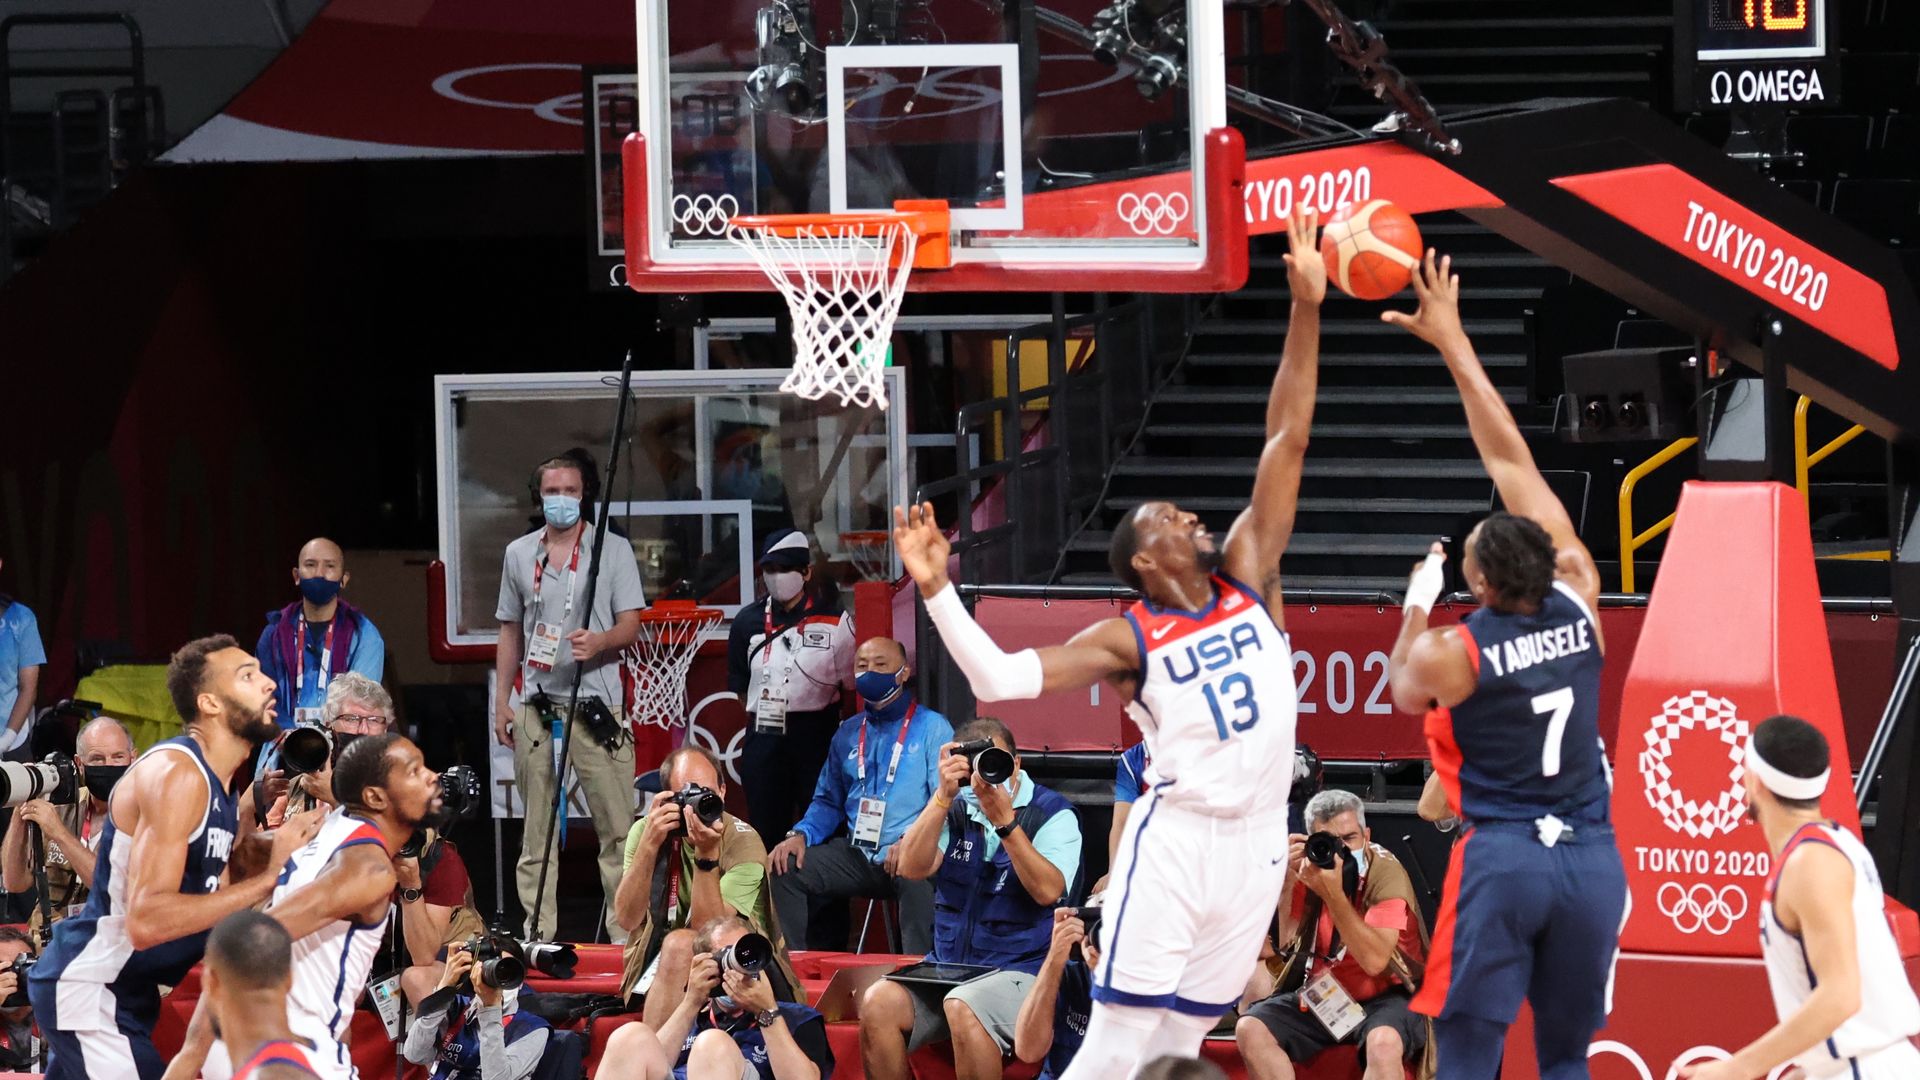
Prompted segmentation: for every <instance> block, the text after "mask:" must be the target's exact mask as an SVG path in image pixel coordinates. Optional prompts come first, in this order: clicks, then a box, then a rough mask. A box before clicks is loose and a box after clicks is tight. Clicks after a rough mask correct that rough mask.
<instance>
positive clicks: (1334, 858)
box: [1307, 832, 1347, 870]
mask: <svg viewBox="0 0 1920 1080" xmlns="http://www.w3.org/2000/svg"><path fill="white" fill-rule="evenodd" d="M1346 850H1347V845H1345V844H1343V843H1341V842H1340V838H1339V837H1337V836H1335V835H1333V834H1332V833H1330V832H1316V833H1313V834H1312V835H1310V836H1308V837H1307V861H1308V862H1310V863H1312V864H1313V865H1315V866H1317V867H1319V868H1320V869H1322V870H1331V869H1333V868H1334V867H1336V866H1338V865H1340V855H1341V853H1342V852H1344V851H1346Z"/></svg>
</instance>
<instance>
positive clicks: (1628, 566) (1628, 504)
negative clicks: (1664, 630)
mask: <svg viewBox="0 0 1920 1080" xmlns="http://www.w3.org/2000/svg"><path fill="white" fill-rule="evenodd" d="M1699 441H1700V440H1699V439H1696V438H1694V437H1693V436H1691V435H1689V436H1687V437H1686V438H1684V439H1675V440H1673V442H1671V443H1669V444H1668V445H1667V448H1666V449H1665V450H1662V451H1660V452H1659V453H1657V454H1655V455H1653V456H1652V457H1650V458H1648V459H1647V460H1645V461H1643V462H1641V463H1640V464H1638V465H1635V466H1634V467H1633V469H1632V471H1630V472H1628V473H1627V477H1626V479H1624V480H1622V481H1620V591H1621V592H1626V593H1630V592H1632V591H1633V553H1634V552H1636V551H1638V550H1640V548H1641V547H1642V546H1644V545H1646V544H1648V543H1650V542H1652V540H1653V538H1654V537H1656V536H1659V535H1660V534H1661V533H1663V532H1666V531H1667V530H1668V529H1671V528H1673V519H1674V515H1675V514H1678V513H1679V511H1678V510H1675V511H1674V513H1673V514H1668V515H1667V516H1666V517H1663V518H1661V519H1660V520H1659V521H1658V522H1656V523H1655V524H1654V525H1653V526H1652V527H1651V528H1649V529H1648V530H1647V531H1646V532H1643V533H1639V534H1635V533H1634V531H1633V488H1634V485H1636V484H1638V483H1639V482H1640V481H1641V480H1642V479H1645V477H1646V476H1647V474H1648V473H1651V472H1652V471H1654V470H1655V469H1658V468H1659V467H1660V466H1662V465H1665V464H1666V463H1667V462H1669V461H1672V460H1673V459H1674V458H1677V457H1679V456H1680V455H1681V454H1684V453H1686V452H1687V451H1688V450H1690V449H1692V448H1693V445H1694V444H1695V443H1697V442H1699Z"/></svg>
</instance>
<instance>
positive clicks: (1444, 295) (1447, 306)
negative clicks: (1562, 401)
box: [1380, 248, 1600, 608]
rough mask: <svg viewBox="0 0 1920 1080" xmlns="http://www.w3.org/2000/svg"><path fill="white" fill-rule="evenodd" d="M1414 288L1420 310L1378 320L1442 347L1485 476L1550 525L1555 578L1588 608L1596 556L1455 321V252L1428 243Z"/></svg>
mask: <svg viewBox="0 0 1920 1080" xmlns="http://www.w3.org/2000/svg"><path fill="white" fill-rule="evenodd" d="M1413 291H1414V295H1415V296H1418V297H1419V298H1420V309H1419V310H1418V311H1416V312H1414V313H1413V314H1412V315H1409V314H1407V313H1406V312H1404V311H1384V312H1381V313H1380V318H1381V319H1382V320H1383V321H1385V322H1389V323H1392V324H1393V325H1395V326H1398V327H1401V328H1403V329H1405V330H1407V331H1408V332H1410V333H1412V334H1413V335H1414V336H1415V337H1418V338H1420V339H1421V340H1422V341H1425V342H1427V343H1428V344H1430V345H1432V346H1433V347H1434V348H1436V349H1438V350H1439V351H1440V358H1441V359H1443V360H1445V361H1446V364H1447V370H1448V371H1450V372H1452V373H1453V381H1454V383H1455V384H1456V385H1457V386H1459V388H1460V401H1461V404H1463V405H1465V406H1466V410H1467V427H1468V429H1469V430H1470V431H1471V432H1472V433H1473V445H1474V447H1475V448H1476V449H1478V450H1479V451H1480V460H1481V462H1482V463H1483V464H1484V465H1485V466H1486V469H1487V475H1488V476H1490V477H1492V478H1493V486H1494V487H1495V488H1497V489H1499V492H1500V501H1501V502H1503V503H1505V504H1506V506H1507V509H1508V510H1509V511H1511V512H1513V513H1515V514H1519V515H1520V516H1521V517H1526V518H1532V519H1533V520H1534V521H1535V522H1537V523H1538V524H1539V525H1540V527H1541V528H1543V529H1545V530H1547V535H1548V536H1550V537H1552V538H1553V546H1554V548H1555V550H1557V551H1558V552H1559V553H1560V559H1559V573H1560V577H1561V578H1562V579H1564V580H1565V581H1566V582H1567V584H1569V585H1572V586H1573V588H1574V591H1576V592H1578V593H1579V594H1580V595H1581V596H1582V597H1584V598H1586V601H1587V606H1588V607H1589V608H1592V607H1593V606H1594V604H1595V602H1596V601H1597V600H1598V598H1599V595H1600V573H1599V571H1598V570H1597V569H1595V567H1594V565H1593V556H1592V555H1591V554H1589V553H1588V552H1587V548H1586V545H1585V544H1582V543H1581V542H1580V536H1579V534H1578V533H1576V532H1575V531H1574V528H1573V519H1572V518H1570V517H1568V516H1567V508H1566V507H1565V506H1563V505H1561V503H1560V498H1559V496H1557V495H1555V494H1554V493H1553V489H1552V488H1550V487H1548V486H1547V480H1546V477H1544V476H1541V475H1540V468H1539V466H1537V465H1535V464H1534V461H1533V451H1531V450H1529V449H1527V440H1526V439H1525V438H1523V437H1522V436H1521V434H1520V425H1519V424H1517V423H1515V422H1514V419H1513V413H1512V412H1511V411H1510V410H1509V409H1508V408H1507V403H1506V401H1505V399H1503V398H1502V397H1501V396H1500V391H1499V389H1498V388H1496V387H1495V386H1494V385H1493V380H1492V379H1489V378H1488V377H1487V369H1486V368H1484V367H1482V366H1481V365H1480V357H1479V356H1478V355H1477V354H1475V352H1474V351H1473V342H1471V341H1469V340H1468V339H1467V332H1466V330H1465V329H1464V328H1463V327H1462V326H1461V325H1460V275H1458V274H1455V273H1453V260H1452V258H1451V257H1448V258H1439V259H1438V260H1437V261H1436V256H1435V253H1434V252H1433V250H1432V249H1431V248H1429V249H1428V250H1427V257H1426V259H1425V261H1424V262H1422V263H1421V266H1420V269H1419V272H1417V273H1415V274H1414V275H1413Z"/></svg>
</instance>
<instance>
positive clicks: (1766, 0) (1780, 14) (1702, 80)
mask: <svg viewBox="0 0 1920 1080" xmlns="http://www.w3.org/2000/svg"><path fill="white" fill-rule="evenodd" d="M1827 5H1828V0H1674V9H1673V16H1674V17H1673V28H1674V49H1673V58H1674V91H1675V93H1674V98H1675V103H1676V104H1677V105H1678V106H1679V107H1680V108H1683V109H1687V108H1693V109H1760V110H1762V111H1765V110H1768V109H1774V108H1779V109H1787V108H1795V109H1804V108H1820V107H1823V106H1831V105H1837V104H1838V103H1839V102H1838V99H1839V90H1840V84H1839V71H1838V64H1837V63H1836V62H1835V59H1836V58H1834V57H1831V56H1829V55H1828V51H1827Z"/></svg>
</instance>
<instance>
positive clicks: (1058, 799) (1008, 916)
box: [931, 780, 1076, 975]
mask: <svg viewBox="0 0 1920 1080" xmlns="http://www.w3.org/2000/svg"><path fill="white" fill-rule="evenodd" d="M1028 782H1029V783H1031V782H1032V781H1031V780H1029V781H1028ZM1072 811H1073V806H1072V804H1070V803H1068V802H1067V800H1066V797H1065V796H1063V795H1061V794H1060V793H1058V792H1056V791H1052V790H1050V789H1048V788H1044V787H1041V786H1039V785H1038V784H1035V785H1034V787H1033V798H1032V801H1030V802H1029V803H1027V805H1025V806H1023V807H1021V808H1020V809H1019V811H1018V812H1017V813H1015V814H1014V818H1013V821H1014V825H1015V826H1016V827H1017V828H1019V830H1020V831H1021V832H1023V833H1025V834H1026V835H1027V839H1028V840H1032V839H1033V837H1034V836H1035V835H1036V834H1037V833H1039V831H1040V828H1041V826H1043V825H1045V824H1046V823H1047V822H1049V821H1051V820H1053V816H1054V815H1055V814H1059V813H1071V812H1072ZM986 836H987V829H986V827H985V826H983V825H981V824H980V823H979V822H977V821H975V820H973V818H972V817H970V816H968V814H967V813H966V811H965V810H964V809H962V806H961V803H960V801H959V800H957V799H956V800H954V805H953V808H952V809H951V810H948V811H947V850H946V854H945V855H944V856H943V857H942V859H941V860H940V869H939V870H938V871H937V872H935V874H934V876H933V952H932V954H931V956H932V959H934V960H937V961H939V962H941V963H946V964H982V965H985V966H987V967H993V968H1000V969H1002V970H1012V971H1024V972H1026V973H1027V974H1029V975H1031V974H1034V973H1036V972H1038V971H1039V970H1040V962H1041V961H1042V960H1045V959H1046V957H1047V947H1048V945H1050V944H1051V943H1052V941H1053V905H1051V904H1040V903H1036V902H1035V901H1034V899H1033V894H1032V893H1029V892H1028V891H1027V887H1026V886H1025V885H1023V884H1021V882H1020V875H1019V874H1017V873H1015V872H1014V869H1013V857H1012V856H1011V855H1008V854H1007V845H1006V844H1004V843H1003V844H1000V845H999V846H998V847H996V848H995V849H994V852H993V857H992V858H986V857H985V856H984V852H985V851H986V849H987V846H986ZM1075 885H1076V882H1073V881H1068V882H1067V883H1066V890H1065V893H1064V894H1063V895H1066V896H1070V895H1072V894H1073V892H1074V888H1075Z"/></svg>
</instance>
